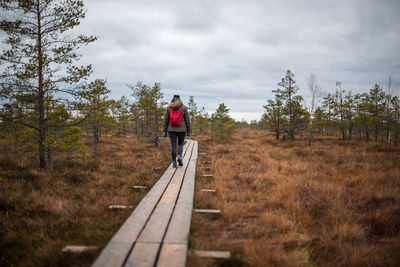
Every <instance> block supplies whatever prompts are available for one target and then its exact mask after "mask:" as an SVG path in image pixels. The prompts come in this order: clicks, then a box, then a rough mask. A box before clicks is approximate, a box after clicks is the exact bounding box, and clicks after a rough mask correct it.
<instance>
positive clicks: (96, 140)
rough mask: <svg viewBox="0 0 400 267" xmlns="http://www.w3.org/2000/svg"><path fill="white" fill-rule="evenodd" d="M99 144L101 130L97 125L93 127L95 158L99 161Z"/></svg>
mask: <svg viewBox="0 0 400 267" xmlns="http://www.w3.org/2000/svg"><path fill="white" fill-rule="evenodd" d="M98 142H99V129H98V127H97V125H94V126H93V147H94V157H95V158H96V159H97V156H98V153H97V144H98Z"/></svg>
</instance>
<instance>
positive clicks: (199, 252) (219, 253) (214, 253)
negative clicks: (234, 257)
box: [194, 250, 231, 259]
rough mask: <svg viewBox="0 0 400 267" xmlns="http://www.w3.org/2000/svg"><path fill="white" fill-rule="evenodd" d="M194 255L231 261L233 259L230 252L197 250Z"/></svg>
mask: <svg viewBox="0 0 400 267" xmlns="http://www.w3.org/2000/svg"><path fill="white" fill-rule="evenodd" d="M194 254H195V255H196V256H199V257H203V258H214V259H229V258H230V257H231V253H230V252H229V251H213V250H195V251H194Z"/></svg>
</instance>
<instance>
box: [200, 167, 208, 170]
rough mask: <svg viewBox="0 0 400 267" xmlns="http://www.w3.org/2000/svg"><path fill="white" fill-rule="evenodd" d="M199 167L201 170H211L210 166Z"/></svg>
mask: <svg viewBox="0 0 400 267" xmlns="http://www.w3.org/2000/svg"><path fill="white" fill-rule="evenodd" d="M199 168H200V169H203V170H208V171H209V170H211V168H210V167H199Z"/></svg>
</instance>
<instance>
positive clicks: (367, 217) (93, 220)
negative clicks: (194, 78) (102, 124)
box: [0, 129, 400, 266]
mask: <svg viewBox="0 0 400 267" xmlns="http://www.w3.org/2000/svg"><path fill="white" fill-rule="evenodd" d="M194 139H197V140H199V151H200V152H207V153H208V154H207V155H199V158H198V163H197V166H198V167H204V166H207V167H210V170H208V169H204V168H201V169H200V168H198V170H197V174H196V193H195V207H196V208H216V209H221V210H222V214H221V215H212V216H208V215H204V214H202V215H200V214H194V215H193V217H192V227H191V236H190V244H189V246H190V248H191V249H206V250H227V251H231V252H232V257H231V258H230V259H229V260H224V261H218V260H205V259H201V258H197V257H195V256H193V255H191V256H189V259H188V266H273V265H275V266H326V265H333V266H365V265H371V266H398V265H399V264H400V254H399V253H398V251H400V148H399V147H393V146H385V145H382V144H380V143H374V142H370V143H368V144H367V143H365V142H359V143H356V142H347V141H346V142H343V141H341V140H340V139H339V137H335V136H330V137H324V136H321V137H319V136H318V137H317V138H316V140H315V141H314V142H313V143H312V145H311V146H309V145H308V141H306V140H304V139H303V138H302V137H299V138H297V140H294V141H288V140H286V141H282V140H279V141H277V140H275V139H274V136H273V134H272V133H269V132H267V131H263V130H250V129H242V130H238V131H237V132H236V133H235V134H234V136H233V138H232V140H230V141H225V142H213V141H211V140H209V137H207V136H196V137H194ZM87 142H88V143H89V142H90V140H87ZM168 150H169V143H168V140H166V139H163V141H162V142H161V145H160V148H155V147H154V146H153V145H149V144H146V143H144V142H141V141H139V140H137V139H136V138H134V137H116V136H105V137H102V138H101V143H100V146H99V159H98V161H94V160H93V159H81V160H67V159H65V158H63V157H60V158H56V159H54V164H53V171H42V172H39V171H37V170H36V168H35V164H33V163H32V162H33V160H32V158H35V155H32V154H30V152H29V151H26V150H22V149H20V148H18V147H17V146H15V145H13V144H12V142H9V141H8V140H7V139H6V138H5V137H2V138H1V143H0V154H1V155H0V265H2V266H17V265H18V266H50V265H51V266H89V265H91V263H92V262H93V261H94V260H95V258H96V257H97V255H98V253H100V251H101V248H102V247H104V246H105V245H106V243H107V241H108V240H109V239H110V238H111V237H112V235H113V234H114V233H115V232H116V230H117V229H118V228H119V226H120V225H121V224H122V223H123V222H124V220H125V219H126V218H127V217H128V216H129V214H130V213H131V211H132V210H109V209H108V206H109V205H112V204H121V205H133V206H135V205H136V204H138V203H139V202H140V200H141V199H142V198H143V197H144V196H145V194H146V191H145V190H142V191H135V190H134V189H133V186H134V185H146V186H148V187H151V186H152V185H153V184H154V183H155V182H156V181H157V179H158V178H159V177H160V176H161V174H162V173H163V170H164V169H165V168H167V166H168V165H169V159H170V155H169V152H168ZM34 163H35V162H34ZM157 167H161V169H158V168H157ZM207 173H210V174H213V175H214V179H209V178H202V176H201V175H202V174H207ZM202 188H208V189H216V190H217V192H216V193H207V192H202V191H200V189H202ZM66 245H91V246H98V247H99V250H97V251H94V252H90V253H84V254H79V255H71V254H65V253H62V252H61V249H62V248H63V247H64V246H66Z"/></svg>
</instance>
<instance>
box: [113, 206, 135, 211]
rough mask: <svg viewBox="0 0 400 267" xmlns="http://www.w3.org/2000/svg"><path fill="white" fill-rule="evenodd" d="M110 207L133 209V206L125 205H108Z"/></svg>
mask: <svg viewBox="0 0 400 267" xmlns="http://www.w3.org/2000/svg"><path fill="white" fill-rule="evenodd" d="M108 208H109V209H115V210H123V209H133V206H125V205H110V206H108Z"/></svg>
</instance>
